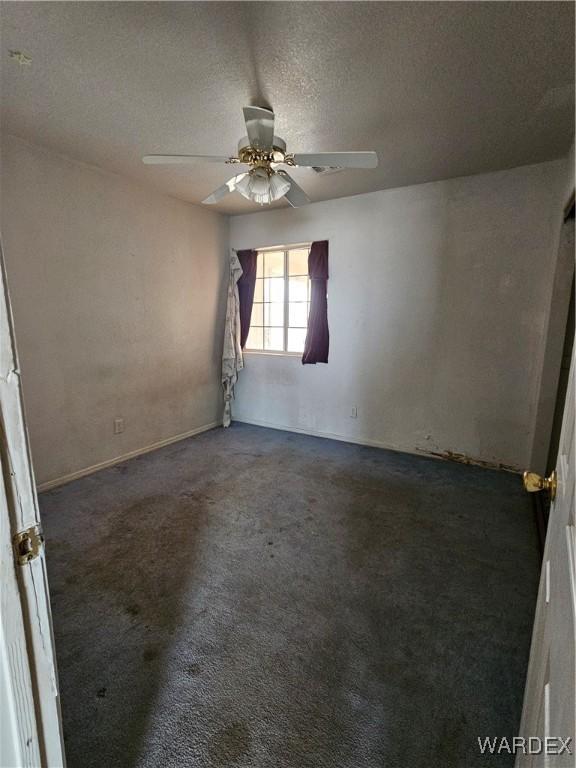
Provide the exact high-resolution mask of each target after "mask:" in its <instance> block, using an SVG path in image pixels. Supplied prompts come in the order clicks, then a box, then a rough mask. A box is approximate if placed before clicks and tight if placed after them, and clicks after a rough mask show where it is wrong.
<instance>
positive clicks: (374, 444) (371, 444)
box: [234, 418, 521, 473]
mask: <svg viewBox="0 0 576 768" xmlns="http://www.w3.org/2000/svg"><path fill="white" fill-rule="evenodd" d="M234 421H238V422H240V423H242V424H253V425H254V426H255V427H266V428H267V429H279V430H281V431H282V432H296V433H298V434H300V435H310V436H311V437H325V438H328V440H338V441H339V442H341V443H353V444H354V445H365V446H367V447H368V448H383V449H384V450H387V451H396V452H397V453H408V454H411V455H412V456H427V457H428V458H430V459H438V460H439V461H455V462H458V463H459V464H470V465H472V466H477V467H484V468H485V469H498V470H502V471H504V472H513V473H518V472H520V471H521V470H519V469H517V468H516V467H510V466H506V465H502V464H497V463H493V462H489V461H481V460H480V459H472V458H470V459H465V457H460V458H459V454H450V453H447V454H445V455H443V454H439V453H432V452H429V451H425V450H424V449H422V448H406V447H405V446H400V445H393V444H392V443H385V442H382V441H381V440H370V439H369V438H365V437H352V436H350V435H341V434H338V433H337V432H324V431H323V430H320V429H302V428H301V427H289V426H287V425H286V424H273V423H271V422H269V421H260V420H259V419H243V418H240V419H234ZM463 459H465V460H463Z"/></svg>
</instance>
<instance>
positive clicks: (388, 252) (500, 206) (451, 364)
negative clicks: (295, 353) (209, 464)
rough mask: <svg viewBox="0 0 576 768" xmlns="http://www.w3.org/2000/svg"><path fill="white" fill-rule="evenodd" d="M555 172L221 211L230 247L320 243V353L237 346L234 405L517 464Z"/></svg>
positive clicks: (344, 433) (546, 267) (551, 231)
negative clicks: (324, 266)
mask: <svg viewBox="0 0 576 768" xmlns="http://www.w3.org/2000/svg"><path fill="white" fill-rule="evenodd" d="M564 170H565V163H564V162H563V161H556V162H552V163H545V164H539V165H534V166H527V167H523V168H518V169H514V170H510V171H503V172H499V173H491V174H484V175H479V176H474V177H468V178H460V179H454V180H450V181H445V182H434V183H431V184H424V185H419V186H413V187H405V188H402V189H392V190H386V191H382V192H375V193H371V194H367V195H362V196H358V197H351V198H344V199H340V200H331V201H327V202H322V203H316V204H313V205H310V206H308V207H306V208H300V209H277V210H272V211H266V212H263V213H255V214H251V215H244V216H238V217H234V218H232V219H231V225H230V237H231V245H232V247H234V248H247V247H263V246H267V245H277V244H288V243H291V242H303V241H308V240H321V239H328V240H329V241H330V257H329V258H330V280H329V284H328V305H329V310H328V311H329V324H330V335H331V345H330V362H329V363H328V365H320V364H319V365H316V366H302V364H301V362H300V359H299V358H295V357H283V356H270V355H256V354H253V355H247V362H246V369H245V370H244V371H243V372H242V374H241V377H240V381H239V383H238V386H237V399H236V402H235V409H234V414H235V418H236V419H238V420H245V421H252V422H257V423H264V424H269V425H272V426H279V427H285V428H290V429H300V430H304V431H310V432H316V433H322V434H328V435H334V436H339V437H343V438H346V439H350V440H357V441H359V442H364V443H368V444H377V445H384V446H390V447H395V448H399V449H402V450H408V451H414V450H416V451H420V450H421V451H425V452H446V451H452V452H455V453H462V454H465V455H466V456H468V457H471V458H474V459H479V460H481V461H486V462H490V463H496V464H498V463H502V464H506V465H509V466H512V467H515V468H518V469H524V468H525V467H527V466H528V463H529V459H530V456H531V449H532V443H533V439H534V428H535V419H536V410H537V401H538V393H539V381H540V366H541V363H542V360H543V354H544V340H545V330H546V324H547V313H548V309H549V296H550V285H551V283H550V281H551V279H552V275H553V266H554V260H555V256H556V254H555V242H556V236H557V227H558V206H560V205H562V202H561V187H562V179H563V171H564ZM326 183H327V184H328V183H330V180H329V177H328V178H327V179H326ZM354 405H356V406H357V407H358V418H357V419H352V418H351V417H350V413H351V408H352V406H354Z"/></svg>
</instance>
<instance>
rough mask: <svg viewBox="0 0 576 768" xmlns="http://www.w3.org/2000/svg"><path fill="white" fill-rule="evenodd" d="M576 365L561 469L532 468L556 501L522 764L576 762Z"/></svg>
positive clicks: (538, 767) (527, 476)
mask: <svg viewBox="0 0 576 768" xmlns="http://www.w3.org/2000/svg"><path fill="white" fill-rule="evenodd" d="M574 365H575V363H574V352H573V353H572V362H571V366H570V376H569V380H568V388H567V393H566V405H565V409H564V417H563V420H562V431H561V436H560V444H559V450H558V459H557V463H556V469H555V471H554V472H553V473H552V474H551V475H550V476H549V477H548V478H540V477H538V475H535V474H534V473H530V472H526V473H524V483H525V486H526V489H527V490H529V491H540V492H546V493H550V496H551V497H552V503H551V506H550V517H549V521H548V531H547V534H546V544H545V547H544V558H543V561H542V574H541V577H540V587H539V592H538V602H537V606H536V617H535V621H534V633H533V636H532V648H531V651H530V663H529V667H528V677H527V681H526V691H525V694H524V710H523V713H522V723H521V728H520V736H521V737H523V738H524V739H526V743H525V744H524V745H519V746H518V747H517V757H516V766H517V768H575V766H576V738H575V731H576V666H575V664H576V662H575V658H576V527H575V519H574V486H575V474H576V472H575V461H576V453H575V451H574V418H575V407H574V405H575V398H576V384H575V371H574ZM568 739H570V742H568ZM524 753H526V754H524Z"/></svg>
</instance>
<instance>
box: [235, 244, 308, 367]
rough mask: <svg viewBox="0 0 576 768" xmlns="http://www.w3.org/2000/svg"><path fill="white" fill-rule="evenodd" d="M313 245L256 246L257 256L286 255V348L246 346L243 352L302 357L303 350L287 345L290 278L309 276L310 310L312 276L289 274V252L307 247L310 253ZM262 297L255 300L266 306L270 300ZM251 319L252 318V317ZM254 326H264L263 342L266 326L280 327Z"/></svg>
mask: <svg viewBox="0 0 576 768" xmlns="http://www.w3.org/2000/svg"><path fill="white" fill-rule="evenodd" d="M311 247H312V241H310V242H307V243H290V244H289V245H273V246H264V247H261V248H255V249H254V250H255V251H256V254H257V256H256V258H259V257H260V256H261V255H264V254H266V253H278V252H281V253H283V255H284V271H283V275H282V279H283V280H284V298H283V300H282V303H283V308H284V313H283V328H282V331H283V335H282V338H283V346H284V349H252V348H250V347H248V346H246V347H245V348H244V349H243V354H248V355H272V356H275V357H278V356H280V357H298V358H301V357H302V354H303V353H302V352H292V351H289V350H288V349H287V347H288V331H289V321H290V318H289V312H290V301H289V298H290V289H289V280H290V277H307V278H308V301H307V302H306V303H307V305H308V310H310V299H311V290H310V289H311V286H310V276H309V275H308V274H306V275H290V274H289V256H288V254H289V252H290V251H301V250H304V249H307V250H308V253H310V248H311ZM257 279H258V278H257ZM262 279H263V280H265V279H266V277H265V276H264V275H263V277H262ZM262 288H263V290H264V285H263V286H262ZM262 299H263V300H262V302H254V303H261V304H262V307H263V308H264V306H265V305H266V303H268V302H266V301H264V294H263V296H262ZM254 303H253V305H252V307H254ZM294 303H299V302H294ZM302 303H304V302H302ZM263 311H264V309H263ZM250 319H252V318H250ZM250 327H252V325H250ZM254 327H255V328H256V327H262V334H263V342H262V343H264V330H265V329H266V328H272V327H278V326H266V325H264V324H263V325H262V326H254ZM307 330H308V317H307V318H306V331H307Z"/></svg>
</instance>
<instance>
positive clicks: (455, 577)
mask: <svg viewBox="0 0 576 768" xmlns="http://www.w3.org/2000/svg"><path fill="white" fill-rule="evenodd" d="M41 507H42V512H43V520H44V527H45V532H46V537H47V553H48V569H49V577H50V585H51V591H52V597H53V613H54V624H55V633H56V643H57V653H58V662H59V674H60V683H61V689H62V699H63V710H64V724H65V731H66V748H67V754H68V760H69V765H70V767H71V768H91V767H92V766H94V768H96V767H97V768H112V767H113V766H118V767H119V768H131V767H132V766H147V767H151V766H155V767H156V766H158V767H159V768H160V767H164V766H178V767H180V766H194V768H196V767H198V768H205V767H208V766H210V768H222V767H225V766H254V767H257V768H384V767H385V768H396V767H398V768H452V767H453V766H454V767H456V768H475V767H476V766H483V767H484V766H490V767H492V766H493V767H494V768H497V767H499V766H505V765H507V766H509V765H512V760H511V758H510V757H509V756H507V755H502V756H500V757H482V756H481V755H480V753H479V750H478V747H477V736H485V735H507V736H508V737H511V736H512V735H514V733H515V731H516V729H517V727H518V723H519V717H520V710H521V700H522V690H523V685H524V677H525V672H526V663H527V656H528V649H529V642H530V634H531V625H532V615H533V609H534V604H535V598H536V589H537V581H538V570H539V563H538V550H537V540H536V533H535V529H534V524H533V520H532V513H531V507H530V503H529V499H528V497H527V495H525V494H524V492H523V490H522V487H521V481H520V480H519V478H518V477H516V476H513V475H510V474H506V473H499V472H492V471H487V470H483V469H478V468H474V467H467V466H463V465H458V464H453V463H446V462H442V461H437V460H434V459H427V458H419V457H414V456H408V455H403V454H397V453H393V452H389V451H382V450H377V449H371V448H363V447H360V446H355V445H349V444H344V443H338V442H333V441H330V440H322V439H317V438H312V437H306V436H301V435H294V434H289V433H284V432H278V431H274V430H267V429H261V428H258V427H250V426H247V425H241V424H237V425H234V426H233V427H232V428H231V429H230V430H228V431H224V430H214V431H212V432H208V433H205V434H203V435H200V436H198V437H195V438H192V439H189V440H185V441H183V442H180V443H176V444H174V445H171V446H168V447H167V448H163V449H162V450H159V451H156V452H155V453H152V454H148V455H147V456H143V457H140V458H138V459H133V460H132V461H129V462H126V463H124V464H122V465H119V466H117V467H114V468H111V469H108V470H105V471H102V472H99V473H98V474H95V475H92V476H91V477H86V478H83V479H81V480H78V481H76V482H74V483H71V484H69V485H67V486H64V487H62V488H60V489H56V490H53V491H51V492H48V493H45V494H43V495H42V496H41Z"/></svg>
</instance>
